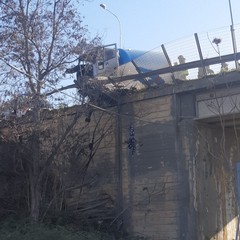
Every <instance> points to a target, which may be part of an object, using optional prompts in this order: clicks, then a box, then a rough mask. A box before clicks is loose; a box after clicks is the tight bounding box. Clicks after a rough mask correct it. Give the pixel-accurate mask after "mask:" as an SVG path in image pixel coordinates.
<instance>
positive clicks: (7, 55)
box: [0, 0, 100, 221]
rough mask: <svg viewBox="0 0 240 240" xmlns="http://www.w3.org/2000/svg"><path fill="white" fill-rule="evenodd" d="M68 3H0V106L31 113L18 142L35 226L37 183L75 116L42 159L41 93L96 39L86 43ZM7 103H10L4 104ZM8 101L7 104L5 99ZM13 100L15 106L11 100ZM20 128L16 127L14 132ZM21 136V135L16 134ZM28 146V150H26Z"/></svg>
mask: <svg viewBox="0 0 240 240" xmlns="http://www.w3.org/2000/svg"><path fill="white" fill-rule="evenodd" d="M74 3H76V2H75V1H71V0H54V1H48V0H0V60H1V64H0V82H1V85H0V86H1V89H0V90H1V92H2V95H1V102H2V103H4V101H6V100H7V101H8V103H9V104H10V105H11V108H12V109H14V110H15V111H16V107H14V106H13V103H14V104H15V103H16V105H17V106H19V98H20V97H19V96H24V97H22V99H23V102H24V103H22V104H23V106H24V108H25V107H26V105H27V107H28V108H31V109H32V118H31V120H32V125H31V128H30V129H31V130H30V129H29V130H28V132H27V133H24V136H25V137H27V141H25V145H26V146H23V144H22V140H21V139H20V141H19V139H18V137H17V136H19V134H18V131H17V132H16V135H15V136H16V139H15V141H16V142H17V143H19V146H20V149H21V151H22V153H23V158H21V159H25V163H28V164H26V166H27V168H26V166H25V168H24V170H25V171H27V173H26V174H27V176H28V184H29V205H30V216H31V218H32V219H33V220H34V221H38V219H39V214H40V207H41V200H42V196H41V193H42V190H41V188H42V184H43V179H44V177H45V176H46V172H47V170H48V167H49V166H50V165H51V163H52V160H53V158H54V156H55V155H56V154H57V152H58V150H59V148H60V147H61V146H62V144H63V143H64V141H65V138H66V137H67V135H68V134H69V131H70V130H71V129H72V128H73V127H74V126H75V124H76V122H77V121H78V119H79V118H80V116H81V114H79V113H78V114H76V117H75V118H74V119H73V120H72V122H71V123H69V125H67V127H66V128H65V131H64V132H63V134H62V136H61V137H60V139H59V141H58V143H56V145H54V149H53V150H52V151H51V153H50V154H49V156H48V157H47V158H46V159H45V161H42V160H43V154H42V152H41V137H42V131H43V130H42V118H41V113H40V112H41V110H40V109H41V108H42V107H43V106H45V103H46V100H45V94H46V93H47V92H49V90H52V88H53V87H55V86H57V84H59V82H60V81H61V80H62V79H63V77H64V76H63V74H62V73H63V72H65V69H66V67H67V65H68V64H69V63H71V62H72V61H73V60H75V59H76V58H77V57H78V56H79V55H81V54H83V53H84V52H86V51H87V50H88V49H89V48H92V47H93V46H95V45H96V44H99V42H100V38H99V37H95V38H93V39H89V37H88V30H87V28H86V27H85V26H84V25H83V23H82V20H81V17H80V14H79V12H78V11H77V8H76V6H75V5H74ZM9 99H10V101H9ZM11 99H13V100H11ZM15 100H16V101H15ZM17 128H21V126H20V125H18V124H17V125H16V129H17ZM21 136H22V134H21ZM27 146H28V147H27Z"/></svg>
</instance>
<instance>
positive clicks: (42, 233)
mask: <svg viewBox="0 0 240 240" xmlns="http://www.w3.org/2000/svg"><path fill="white" fill-rule="evenodd" d="M0 224H1V225H0V239H1V240H111V239H112V237H111V236H110V235H107V234H104V233H100V232H83V231H81V232H73V231H70V230H67V229H66V228H64V227H60V226H51V225H45V224H31V223H29V222H27V221H15V220H7V221H3V222H1V223H0Z"/></svg>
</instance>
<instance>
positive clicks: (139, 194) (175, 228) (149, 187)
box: [121, 95, 184, 240]
mask: <svg viewBox="0 0 240 240" xmlns="http://www.w3.org/2000/svg"><path fill="white" fill-rule="evenodd" d="M173 101H174V100H173V97H172V96H169V95H167V96H162V97H156V98H148V99H147V98H143V99H142V100H141V99H140V100H138V101H134V102H132V103H128V104H125V105H122V106H121V115H122V123H121V125H122V145H123V149H122V195H123V212H124V225H125V228H126V229H127V230H128V231H129V232H132V233H134V234H137V235H139V236H146V237H150V239H158V240H165V239H181V234H182V232H181V230H182V229H181V217H182V212H181V204H182V196H181V191H182V190H181V175H180V174H179V169H178V163H177V156H176V145H175V140H176V132H175V122H174V117H173V114H174V111H173ZM131 131H134V136H132V135H131ZM131 137H134V140H135V147H134V149H132V148H131V146H129V145H128V143H129V141H131ZM183 239H184V238H183Z"/></svg>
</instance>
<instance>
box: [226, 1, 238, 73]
mask: <svg viewBox="0 0 240 240" xmlns="http://www.w3.org/2000/svg"><path fill="white" fill-rule="evenodd" d="M228 4H229V11H230V17H231V34H232V43H233V52H234V58H235V67H236V69H238V62H237V57H236V54H237V45H236V37H235V29H234V23H233V14H232V5H231V0H228Z"/></svg>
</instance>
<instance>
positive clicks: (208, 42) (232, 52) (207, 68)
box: [112, 24, 240, 81]
mask: <svg viewBox="0 0 240 240" xmlns="http://www.w3.org/2000/svg"><path fill="white" fill-rule="evenodd" d="M234 28H235V30H234V31H233V29H232V27H224V28H220V29H216V30H213V31H209V32H205V33H199V34H197V33H195V34H194V35H193V36H190V37H188V38H184V39H178V40H177V41H174V42H169V43H166V44H162V45H161V46H160V47H158V48H155V49H153V50H151V51H149V52H146V53H145V54H143V55H142V56H140V57H138V58H137V59H134V60H133V61H132V62H134V65H136V66H137V67H140V69H141V68H142V69H143V68H144V69H145V70H144V71H143V72H142V73H140V74H139V73H138V74H131V72H129V71H125V73H124V71H123V72H122V74H121V76H119V75H118V76H114V77H112V80H114V81H125V80H130V79H131V80H137V79H140V78H141V79H142V78H147V77H148V78H149V77H151V76H156V75H159V76H160V77H162V79H163V80H165V79H168V80H166V81H169V78H166V76H168V77H169V75H171V77H172V78H173V79H179V80H193V79H201V78H204V77H207V76H208V75H215V74H219V73H221V72H222V71H235V70H236V69H237V68H238V66H239V63H238V60H239V59H240V52H238V50H240V24H238V25H235V26H234ZM156 54H158V55H159V56H161V57H160V58H159V61H158V62H157V64H156ZM166 63H167V64H166ZM121 68H122V69H127V68H128V66H124V65H123V66H121ZM183 71H185V74H182V75H181V74H179V73H183ZM132 73H133V72H132Z"/></svg>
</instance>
